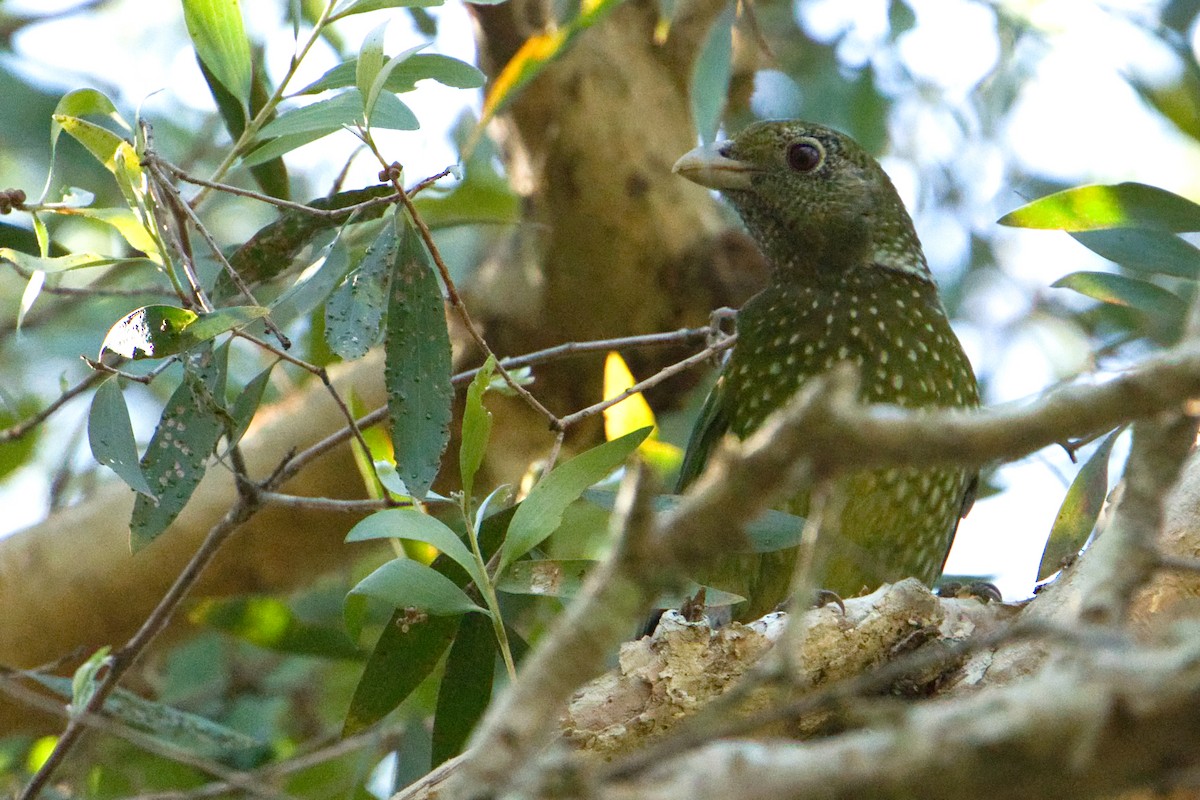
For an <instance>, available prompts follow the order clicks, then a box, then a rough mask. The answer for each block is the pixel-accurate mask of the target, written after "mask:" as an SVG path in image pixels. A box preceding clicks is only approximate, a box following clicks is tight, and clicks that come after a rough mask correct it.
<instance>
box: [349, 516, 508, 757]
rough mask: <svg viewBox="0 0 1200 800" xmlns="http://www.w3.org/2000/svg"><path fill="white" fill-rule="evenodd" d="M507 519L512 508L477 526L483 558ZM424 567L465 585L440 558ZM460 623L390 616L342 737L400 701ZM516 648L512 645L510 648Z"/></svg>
mask: <svg viewBox="0 0 1200 800" xmlns="http://www.w3.org/2000/svg"><path fill="white" fill-rule="evenodd" d="M512 515H513V510H512V509H505V510H504V511H500V512H498V513H496V514H495V515H493V516H491V517H488V518H487V519H485V520H484V521H483V523H482V524H481V525H480V526H479V546H480V549H482V550H483V557H484V558H485V559H488V558H491V556H492V554H493V553H495V552H496V548H497V547H499V544H500V542H501V540H502V539H503V538H504V532H505V530H506V529H507V527H508V524H509V522H511V520H512ZM430 566H431V567H432V568H433V569H434V570H435V571H437V572H439V573H441V574H443V575H445V576H447V577H448V578H450V579H451V580H452V581H453V582H454V583H455V585H457V586H465V585H466V584H467V581H468V580H469V577H468V576H467V574H466V573H465V572H464V571H463V570H462V568H460V567H459V566H458V565H457V564H455V563H454V562H453V561H452V560H451V559H450V558H449V557H447V556H445V555H441V556H438V557H437V558H436V559H434V562H433V564H431V565H430ZM461 619H462V617H457V616H455V617H434V616H429V615H419V614H418V615H412V614H409V613H407V612H406V611H405V610H404V609H398V610H397V611H396V612H395V613H394V614H392V618H391V619H390V620H389V621H388V624H387V625H386V626H385V627H384V629H383V633H382V634H381V635H380V637H379V641H378V643H377V644H376V645H375V648H374V650H373V651H372V652H371V656H370V658H369V659H368V660H367V666H366V669H365V670H364V671H363V675H362V678H361V679H360V680H359V682H358V686H357V687H356V688H355V690H354V698H353V699H352V700H351V702H350V709H349V711H348V712H347V714H346V722H345V726H344V728H343V734H344V735H349V734H351V733H354V732H356V731H360V730H362V729H363V728H365V727H366V726H367V725H370V724H372V723H374V722H377V721H378V720H379V719H381V718H382V717H383V716H384V715H385V714H387V713H388V712H390V711H391V710H392V709H394V708H395V707H396V706H398V705H399V704H400V703H401V702H403V701H404V699H405V698H406V697H408V695H409V694H410V693H411V692H412V690H413V689H415V688H416V687H417V686H418V685H419V684H420V683H421V681H423V680H424V679H425V678H426V677H427V676H428V675H429V673H430V672H431V671H432V670H433V668H434V666H436V665H437V663H438V661H439V659H441V656H442V654H443V653H444V652H446V648H447V647H449V646H450V642H451V640H452V639H453V638H454V634H455V631H456V630H457V629H458V626H459V621H460V620H461ZM516 646H517V643H515V642H514V649H515V647H516Z"/></svg>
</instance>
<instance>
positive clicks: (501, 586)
mask: <svg viewBox="0 0 1200 800" xmlns="http://www.w3.org/2000/svg"><path fill="white" fill-rule="evenodd" d="M598 563H599V562H598V561H595V560H592V559H587V558H567V559H555V558H532V559H522V560H520V561H514V562H513V563H511V564H509V565H508V569H506V570H504V573H503V574H502V575H501V576H500V579H499V580H498V581H497V582H496V589H497V591H501V592H505V593H507V594H527V595H535V596H537V597H575V596H576V595H577V594H579V591H580V589H582V588H583V582H584V579H586V578H587V574H588V572H589V571H591V569H592V568H593V567H595V566H596V564H598Z"/></svg>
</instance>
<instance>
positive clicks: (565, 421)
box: [559, 334, 737, 430]
mask: <svg viewBox="0 0 1200 800" xmlns="http://www.w3.org/2000/svg"><path fill="white" fill-rule="evenodd" d="M736 340H737V335H736V334H734V335H732V336H728V337H726V338H725V339H723V340H722V341H720V342H718V343H717V344H715V345H712V346H710V347H706V348H704V349H703V350H701V351H700V352H698V353H694V354H692V355H690V356H688V357H687V358H685V359H683V360H682V361H676V362H675V363H674V364H671V365H670V366H667V367H663V368H662V369H660V370H659V371H658V372H656V373H654V374H653V375H651V376H650V377H649V378H646V379H645V380H643V381H638V382H637V383H635V384H634V385H632V386H630V387H629V388H628V389H626V390H625V391H623V392H621V393H620V394H618V395H616V396H614V397H610V398H608V399H607V400H604V401H602V402H600V403H595V404H593V405H590V406H588V407H587V408H583V409H580V410H579V411H576V412H574V413H572V414H568V415H567V416H565V417H561V418H560V419H559V424H560V426H561V427H562V429H563V430H566V429H567V428H570V427H571V426H572V425H575V424H576V423H579V422H581V421H582V420H585V419H587V418H588V417H592V416H595V415H596V414H599V413H601V412H602V411H604V410H605V409H608V408H612V407H613V406H615V405H616V404H617V403H620V402H621V401H622V400H625V399H626V398H628V397H631V396H633V395H635V394H637V393H638V392H644V391H645V390H647V389H650V388H653V387H654V386H657V385H658V384H660V383H662V382H663V381H665V380H666V379H667V378H670V377H671V376H673V375H678V374H679V373H680V372H684V371H686V370H689V369H691V368H692V367H695V366H698V365H700V364H703V363H704V362H705V361H707V360H708V359H710V358H712V357H713V356H714V355H715V354H717V353H720V352H721V351H723V350H728V349H729V348H730V347H733V344H734V342H735V341H736Z"/></svg>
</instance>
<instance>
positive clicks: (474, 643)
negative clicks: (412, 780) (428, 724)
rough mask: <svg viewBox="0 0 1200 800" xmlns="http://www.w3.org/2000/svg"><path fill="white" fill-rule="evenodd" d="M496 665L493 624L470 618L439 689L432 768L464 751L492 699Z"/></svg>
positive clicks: (462, 627)
mask: <svg viewBox="0 0 1200 800" xmlns="http://www.w3.org/2000/svg"><path fill="white" fill-rule="evenodd" d="M495 664H496V634H495V632H494V631H493V629H492V623H491V620H489V619H487V618H486V617H484V616H483V615H481V614H468V615H467V616H466V617H464V618H463V621H462V623H461V624H460V625H459V628H458V635H457V636H456V637H454V645H453V646H452V647H451V648H450V654H449V655H448V656H447V657H446V673H445V675H443V676H442V684H441V686H440V687H439V688H438V699H437V708H436V710H435V711H434V715H433V753H432V756H431V759H430V767H431V768H432V767H436V766H437V765H438V764H441V763H442V762H443V761H446V760H448V759H451V758H454V757H455V756H456V755H458V754H459V753H461V752H462V751H463V748H464V747H465V746H466V744H467V740H468V739H469V738H470V736H471V733H472V731H474V730H475V726H476V725H477V724H479V720H480V719H481V718H482V717H483V712H484V711H486V710H487V707H488V703H489V702H490V701H491V699H492V679H493V677H494V676H495Z"/></svg>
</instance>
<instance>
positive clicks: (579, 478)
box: [497, 426, 654, 574]
mask: <svg viewBox="0 0 1200 800" xmlns="http://www.w3.org/2000/svg"><path fill="white" fill-rule="evenodd" d="M652 430H654V429H653V428H652V427H649V426H648V427H645V428H642V429H640V430H636V431H633V432H632V433H627V434H625V435H624V436H622V437H621V438H619V439H613V440H612V441H611V442H605V443H604V444H601V445H598V446H596V447H593V448H592V449H591V450H586V451H584V452H583V453H580V454H579V455H577V456H575V457H574V458H572V459H571V460H570V461H567V462H565V463H563V464H560V465H559V466H557V467H555V468H554V469H553V470H551V472H550V473H549V474H547V475H546V476H544V477H543V478H542V479H541V480H540V481H538V483H537V484H536V485H535V486H534V487H533V489H532V490H531V491H530V492H529V494H528V496H526V498H525V500H524V501H523V502H522V503H521V505H519V506H517V511H516V513H515V514H514V515H513V521H512V524H511V525H509V527H508V536H507V537H505V539H504V544H503V546H502V547H501V548H500V565H499V567H498V568H497V574H502V573H503V572H504V569H505V567H507V566H508V565H509V564H511V563H512V562H514V561H516V560H517V559H518V558H520V557H521V556H523V555H525V554H526V553H528V552H529V551H530V550H532V549H533V548H535V547H537V546H538V545H539V544H541V543H542V542H543V541H544V540H545V539H546V537H547V536H549V535H550V534H552V533H554V531H555V530H557V528H558V525H559V523H560V522H562V515H563V512H564V511H566V509H567V506H569V505H570V504H571V503H573V502H575V501H576V500H578V499H579V498H580V497H582V496H583V493H584V491H585V490H586V489H587V488H588V487H589V486H591V485H592V484H594V483H596V482H597V481H599V480H601V479H602V478H604V477H605V476H606V475H608V474H609V473H610V472H612V471H613V470H614V469H616V468H617V467H618V466H620V464H621V463H622V462H624V461H625V459H626V458H628V457H629V454H630V453H632V452H633V451H634V450H636V449H637V446H638V445H639V444H641V443H642V442H643V441H645V440H646V437H647V436H649V435H650V432H651V431H652Z"/></svg>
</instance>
